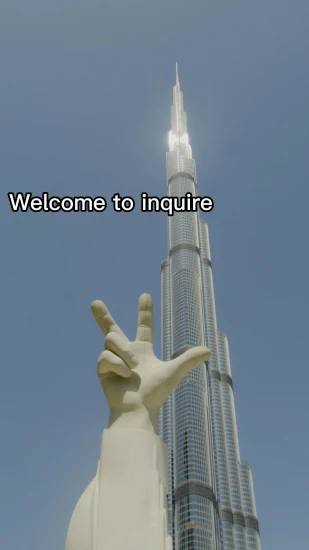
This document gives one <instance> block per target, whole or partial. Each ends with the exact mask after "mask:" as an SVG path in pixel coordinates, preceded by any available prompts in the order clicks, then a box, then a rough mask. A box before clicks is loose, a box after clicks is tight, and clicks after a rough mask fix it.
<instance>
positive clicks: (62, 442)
mask: <svg viewBox="0 0 309 550" xmlns="http://www.w3.org/2000/svg"><path fill="white" fill-rule="evenodd" d="M308 29H309V3H308V0H294V1H293V2H291V1H290V0H260V1H255V2H252V1H249V2H248V0H241V1H240V0H229V1H222V0H216V1H212V2H210V1H205V0H197V1H194V0H192V2H188V1H186V2H183V1H179V0H178V1H177V2H176V0H167V1H163V0H157V1H156V2H145V1H144V0H143V1H142V0H138V1H137V0H133V1H131V2H127V1H126V0H113V1H112V2H111V1H110V2H104V1H102V0H100V1H99V0H88V1H87V2H86V1H81V0H74V1H73V0H61V1H60V0H53V1H48V2H47V1H45V0H28V1H27V2H25V1H22V0H2V2H1V8H0V68H1V87H0V120H1V125H0V151H1V152H0V158H1V162H0V184H1V201H0V242H1V253H0V264H1V267H0V269H1V271H0V273H1V286H0V292H1V301H0V303H1V316H0V317H1V327H0V329H1V364H2V366H1V385H0V426H1V428H0V430H1V431H0V435H1V451H0V472H1V473H0V518H1V519H0V547H1V548H3V549H5V550H21V549H25V548H26V549H28V548H29V550H30V549H31V550H42V549H44V550H56V549H59V550H60V549H61V550H62V549H63V548H64V544H65V537H66V531H67V527H68V523H69V519H70V516H71V513H72V511H73V508H74V506H75V504H76V501H77V499H78V498H79V496H80V494H81V492H82V491H83V490H84V488H85V487H86V486H87V484H88V483H89V481H90V480H91V479H92V477H93V475H94V473H95V470H96V465H97V460H98V458H99V450H100V439H101V432H102V430H103V429H104V428H105V427H106V426H107V406H106V403H105V398H104V395H103V393H102V391H101V388H100V386H99V383H98V381H97V377H96V361H97V357H98V356H99V354H100V353H101V351H102V349H103V336H102V335H101V334H100V331H99V329H98V327H97V325H96V324H95V322H94V320H93V319H92V317H91V313H90V309H89V305H90V302H91V301H92V300H94V299H103V300H104V301H105V302H106V304H107V305H108V307H110V309H111V312H112V314H113V315H114V317H115V318H116V320H117V321H118V322H119V324H120V325H121V327H122V329H123V330H124V331H125V332H127V334H128V335H129V336H130V337H133V336H134V335H135V329H136V320H137V299H138V296H139V294H140V293H142V292H144V291H148V292H151V294H152V295H153V299H154V303H155V314H156V351H157V353H158V354H160V262H161V260H163V259H164V258H165V255H166V251H167V233H166V221H167V220H166V215H164V214H161V213H152V214H150V213H141V212H139V210H138V208H136V210H135V211H133V212H131V213H123V214H122V213H115V212H113V210H112V208H111V205H110V203H109V207H108V208H107V210H106V211H105V212H103V213H101V214H99V213H56V214H53V213H31V212H29V213H12V212H11V209H10V206H9V202H8V199H7V192H9V191H12V192H17V191H22V192H32V193H33V194H41V193H43V192H44V191H48V192H49V193H50V194H54V195H60V196H64V195H75V196H76V195H90V196H96V195H103V196H105V197H106V198H108V200H109V198H110V197H111V196H112V195H113V194H114V193H116V192H119V193H120V194H121V195H131V196H133V197H134V198H136V199H137V201H138V198H139V195H140V193H141V192H142V191H146V192H147V193H149V194H150V195H158V196H162V195H164V194H165V192H166V183H165V182H166V180H165V151H166V150H167V132H168V130H169V127H170V106H171V103H172V86H173V84H174V82H175V62H176V61H178V63H179V76H180V82H181V86H182V89H183V92H184V99H185V109H186V111H187V115H188V127H189V135H190V139H191V143H192V148H193V155H194V157H195V158H196V161H197V173H198V185H199V192H200V194H201V195H210V196H211V197H213V199H214V201H215V208H214V211H213V212H211V213H209V214H207V215H205V216H206V217H207V219H208V221H209V229H210V238H211V247H212V259H213V272H214V284H215V293H216V305H217V316H218V324H219V328H220V329H221V330H223V331H224V332H226V334H227V336H228V338H229V343H230V352H231V361H232V372H233V377H234V386H235V397H236V412H237V419H238V428H239V436H240V447H241V453H242V457H243V459H244V460H246V461H248V462H250V464H251V465H252V469H253V474H254V482H255V492H256V500H257V509H258V516H259V520H260V527H261V541H262V550H279V549H280V550H291V549H292V550H294V549H298V548H302V549H305V548H307V545H308V536H309V530H308V512H309V507H308V493H309V475H308V463H309V441H308V419H309V412H308V383H309V375H308V352H307V348H308V305H309V299H308V298H309V296H308V294H309V293H308V281H309V278H308V251H309V246H308V237H309V231H308V200H309V193H308V179H309V178H308V176H309V167H308V164H309V163H308V150H309V130H308V128H309V109H308V98H309V72H308V49H309V32H308Z"/></svg>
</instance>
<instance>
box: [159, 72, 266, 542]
mask: <svg viewBox="0 0 309 550" xmlns="http://www.w3.org/2000/svg"><path fill="white" fill-rule="evenodd" d="M166 164H167V188H168V189H167V194H168V195H169V196H172V197H175V196H184V195H185V193H187V192H190V193H192V194H193V195H197V194H198V193H197V184H196V181H197V180H196V169H195V160H194V159H193V158H192V151H191V146H190V144H189V138H188V133H187V119H186V113H185V111H184V106H183V94H182V92H181V91H180V84H179V78H178V69H177V65H176V85H175V86H174V88H173V106H172V127H171V131H170V133H169V152H168V153H167V159H166ZM161 270H162V346H163V351H162V353H163V359H164V360H168V359H171V358H173V357H176V356H177V355H179V354H181V353H182V352H183V351H185V350H186V349H187V348H189V347H191V346H196V345H207V346H208V347H209V348H210V350H211V357H210V359H209V362H208V363H205V364H202V365H200V366H199V367H197V368H196V369H194V370H193V371H192V372H190V373H189V374H188V375H187V376H186V377H185V378H184V379H183V380H182V381H181V382H180V383H179V384H178V386H177V388H176V390H175V391H174V392H173V394H172V395H171V396H170V397H169V398H168V400H167V401H166V403H165V404H164V406H163V407H162V409H161V411H160V433H161V436H162V437H163V439H164V440H165V443H166V444H167V448H168V469H169V486H168V521H169V530H170V533H171V534H172V535H173V545H174V549H175V550H260V538H259V526H258V521H257V517H256V507H255V498H254V490H253V482H252V475H251V470H250V467H249V466H248V464H245V463H243V462H241V459H240V453H239V444H238V434H237V425H236V416H235V405H234V395H233V382H232V374H231V367H230V360H229V350H228V341H227V338H226V336H225V334H223V333H222V332H220V331H219V330H218V328H217V320H216V308H215V299H214V290H213V279H212V263H211V256H210V247H209V237H208V227H207V224H206V223H205V222H204V221H202V220H201V219H200V216H199V213H198V212H197V213H194V212H177V213H175V214H174V215H173V216H169V217H168V257H167V259H165V260H164V261H163V262H162V265H161Z"/></svg>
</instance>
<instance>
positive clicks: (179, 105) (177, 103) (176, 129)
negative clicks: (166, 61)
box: [169, 63, 192, 158]
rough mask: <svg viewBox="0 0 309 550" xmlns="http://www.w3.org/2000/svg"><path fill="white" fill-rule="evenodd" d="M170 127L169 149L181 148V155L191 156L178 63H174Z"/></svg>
mask: <svg viewBox="0 0 309 550" xmlns="http://www.w3.org/2000/svg"><path fill="white" fill-rule="evenodd" d="M171 122H172V128H171V131H170V133H169V145H170V151H173V150H175V149H179V151H180V150H181V153H182V155H184V156H186V157H188V158H192V151H191V147H190V145H189V136H188V130H187V116H186V113H185V110H184V106H183V94H182V91H181V90H180V82H179V74H178V63H176V84H175V86H174V87H173V105H172V121H171Z"/></svg>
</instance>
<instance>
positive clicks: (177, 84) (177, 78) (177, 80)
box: [176, 61, 180, 88]
mask: <svg viewBox="0 0 309 550" xmlns="http://www.w3.org/2000/svg"><path fill="white" fill-rule="evenodd" d="M176 86H177V87H178V88H180V84H179V76H178V63H177V61H176Z"/></svg>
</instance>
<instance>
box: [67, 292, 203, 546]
mask: <svg viewBox="0 0 309 550" xmlns="http://www.w3.org/2000/svg"><path fill="white" fill-rule="evenodd" d="M91 309H92V312H93V314H94V317H95V319H96V321H97V323H98V325H99V326H100V328H101V329H102V331H103V333H104V334H105V350H104V351H103V353H102V354H101V355H100V357H99V360H98V376H99V379H100V382H101V385H102V387H103V390H104V393H105V396H106V399H107V402H108V404H109V407H110V416H109V424H108V429H107V430H104V432H103V439H102V447H101V456H100V461H99V465H98V470H97V474H96V477H95V478H94V480H93V481H92V482H91V483H90V485H89V486H88V488H87V489H86V491H85V492H84V493H83V495H82V496H81V498H80V500H79V501H78V503H77V505H76V508H75V510H74V512H73V515H72V518H71V522H70V526H69V531H68V537H67V544H66V550H170V549H171V548H172V542H171V538H170V537H169V536H168V533H167V511H166V493H167V456H166V448H165V445H164V443H163V441H162V440H161V439H160V438H159V436H158V435H157V424H158V414H159V409H160V407H161V406H162V405H163V403H164V402H165V400H166V399H167V397H168V396H169V394H170V393H171V392H172V390H173V389H174V388H175V387H176V385H177V384H178V382H180V380H181V379H182V378H183V376H185V375H186V374H187V373H188V372H189V371H191V370H192V369H193V368H194V367H197V366H198V365H200V364H201V363H203V362H204V361H207V359H208V358H209V356H210V351H209V350H208V349H207V348H206V347H204V346H198V347H194V348H190V349H189V350H187V351H185V352H184V353H183V354H182V355H180V356H178V357H176V358H175V359H172V360H171V361H166V362H163V361H160V360H159V359H158V358H157V357H156V356H155V354H154V351H153V306H152V299H151V296H150V295H149V294H142V296H141V297H140V299H139V308H138V328H137V334H136V339H135V340H134V341H133V342H131V341H129V340H128V338H127V337H126V336H125V334H124V333H123V332H122V331H121V329H120V328H119V326H118V325H117V324H116V322H115V321H114V319H113V318H112V316H111V315H110V313H109V311H108V309H107V307H106V306H105V305H104V304H103V302H101V301H95V302H93V303H92V304H91Z"/></svg>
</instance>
